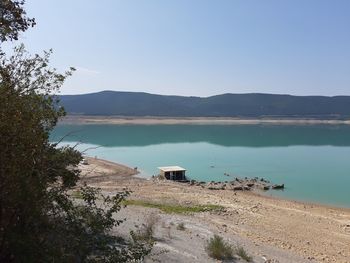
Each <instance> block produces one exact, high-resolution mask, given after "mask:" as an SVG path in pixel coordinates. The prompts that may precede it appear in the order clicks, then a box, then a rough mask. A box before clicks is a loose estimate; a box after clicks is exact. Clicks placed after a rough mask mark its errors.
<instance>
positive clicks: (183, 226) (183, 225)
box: [176, 222, 186, 231]
mask: <svg viewBox="0 0 350 263" xmlns="http://www.w3.org/2000/svg"><path fill="white" fill-rule="evenodd" d="M176 229H177V230H181V231H185V230H186V227H185V224H184V223H183V222H181V223H179V224H178V225H177V227H176Z"/></svg>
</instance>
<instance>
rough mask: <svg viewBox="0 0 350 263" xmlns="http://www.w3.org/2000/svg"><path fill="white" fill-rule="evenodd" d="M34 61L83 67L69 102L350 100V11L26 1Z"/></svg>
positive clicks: (334, 5)
mask: <svg viewBox="0 0 350 263" xmlns="http://www.w3.org/2000/svg"><path fill="white" fill-rule="evenodd" d="M25 6H26V10H27V13H28V16H30V17H35V19H36V21H37V25H36V26H35V27H34V28H33V29H30V30H28V32H26V34H24V35H22V36H21V38H20V42H24V43H25V44H26V46H27V48H28V49H29V50H30V51H31V52H36V53H40V52H42V50H48V49H50V48H53V50H54V54H53V56H52V65H53V66H55V67H57V68H58V69H60V70H64V69H67V68H68V67H69V66H73V67H76V68H77V72H75V73H74V75H73V77H71V78H70V79H68V81H67V82H66V83H65V85H64V86H63V88H62V94H84V93H91V92H98V91H101V90H128V91H133V92H148V93H154V94H173V95H184V96H201V97H207V96H211V95H216V94H222V93H270V94H292V95H326V96H334V95H350V87H349V83H350V34H349V29H348V25H349V24H350V16H349V15H348V14H349V12H350V2H349V1H345V0H339V1H335V2H334V1H330V0H310V1H301V0H293V1H282V2H281V1H277V0H268V1H244V0H237V1H226V0H223V1H205V0H201V1H199V0H192V1H185V0H178V1H157V0H150V1H136V0H133V1H114V0H106V1H103V3H102V2H98V1H84V0H76V1H68V0H62V1H44V0H35V1H27V3H26V5H25Z"/></svg>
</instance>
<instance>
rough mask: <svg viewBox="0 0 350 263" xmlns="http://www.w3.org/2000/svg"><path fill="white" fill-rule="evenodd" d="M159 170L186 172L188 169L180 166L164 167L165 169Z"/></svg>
mask: <svg viewBox="0 0 350 263" xmlns="http://www.w3.org/2000/svg"><path fill="white" fill-rule="evenodd" d="M158 169H159V170H161V171H163V172H175V171H186V169H184V168H182V167H180V166H163V167H158Z"/></svg>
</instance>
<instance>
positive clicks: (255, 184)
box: [186, 177, 284, 191]
mask: <svg viewBox="0 0 350 263" xmlns="http://www.w3.org/2000/svg"><path fill="white" fill-rule="evenodd" d="M186 183H187V184H189V185H194V186H200V187H202V188H206V189H209V190H231V191H253V190H263V191H267V190H270V189H273V190H282V189H284V184H272V183H271V182H270V181H268V180H265V179H264V178H258V177H255V178H247V177H246V178H238V177H236V178H235V179H234V180H232V181H224V182H215V181H211V182H209V183H207V182H201V181H196V180H190V181H187V182H186Z"/></svg>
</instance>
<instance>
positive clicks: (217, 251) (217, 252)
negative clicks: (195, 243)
mask: <svg viewBox="0 0 350 263" xmlns="http://www.w3.org/2000/svg"><path fill="white" fill-rule="evenodd" d="M206 250H207V252H208V254H209V256H210V257H212V258H215V259H219V260H226V259H233V248H232V246H231V245H230V244H228V243H226V242H225V241H224V240H223V238H222V237H220V236H218V235H214V237H212V238H210V240H209V242H208V244H207V247H206Z"/></svg>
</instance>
